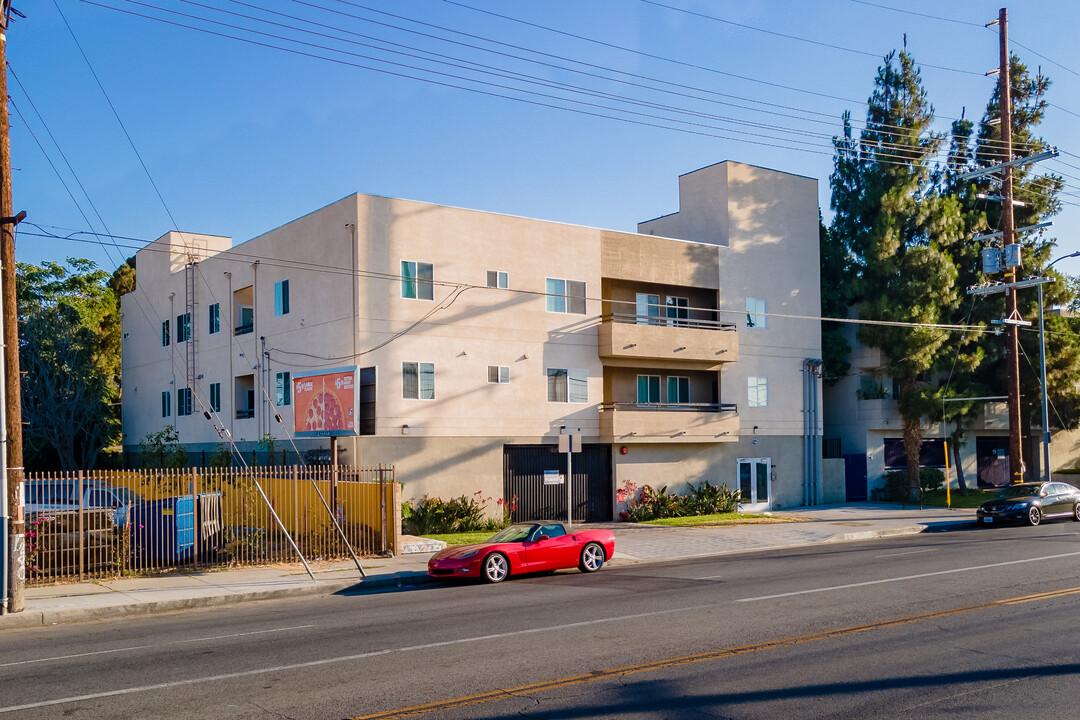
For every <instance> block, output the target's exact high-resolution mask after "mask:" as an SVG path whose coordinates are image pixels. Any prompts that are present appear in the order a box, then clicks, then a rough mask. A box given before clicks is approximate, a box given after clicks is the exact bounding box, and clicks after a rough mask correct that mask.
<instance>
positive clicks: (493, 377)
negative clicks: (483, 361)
mask: <svg viewBox="0 0 1080 720" xmlns="http://www.w3.org/2000/svg"><path fill="white" fill-rule="evenodd" d="M488 382H489V383H499V384H500V385H505V384H506V383H508V382H510V367H509V366H507V365H488Z"/></svg>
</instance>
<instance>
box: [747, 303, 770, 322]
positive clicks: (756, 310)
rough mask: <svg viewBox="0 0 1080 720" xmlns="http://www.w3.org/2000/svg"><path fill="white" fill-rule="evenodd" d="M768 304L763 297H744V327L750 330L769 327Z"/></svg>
mask: <svg viewBox="0 0 1080 720" xmlns="http://www.w3.org/2000/svg"><path fill="white" fill-rule="evenodd" d="M768 307H769V304H768V303H767V302H766V301H765V298H755V297H748V298H746V327H748V328H750V329H752V330H764V329H766V328H767V327H769V316H768V312H769V310H768Z"/></svg>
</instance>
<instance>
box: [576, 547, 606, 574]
mask: <svg viewBox="0 0 1080 720" xmlns="http://www.w3.org/2000/svg"><path fill="white" fill-rule="evenodd" d="M603 566H604V548H602V547H600V543H594V542H591V543H589V544H588V545H586V546H585V547H583V548H581V562H579V563H578V568H579V569H580V570H581V572H587V573H591V572H596V571H597V570H599V569H600V568H602V567H603Z"/></svg>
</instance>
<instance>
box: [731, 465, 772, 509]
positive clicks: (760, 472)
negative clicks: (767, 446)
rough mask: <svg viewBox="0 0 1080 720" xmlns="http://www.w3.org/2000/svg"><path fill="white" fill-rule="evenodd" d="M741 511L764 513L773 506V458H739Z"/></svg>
mask: <svg viewBox="0 0 1080 720" xmlns="http://www.w3.org/2000/svg"><path fill="white" fill-rule="evenodd" d="M738 463H739V483H738V485H737V487H738V488H739V491H740V496H741V497H740V500H739V509H740V510H742V511H744V512H762V511H765V510H768V509H769V508H770V506H771V505H772V473H771V472H769V470H770V468H771V467H772V462H771V458H739V460H738Z"/></svg>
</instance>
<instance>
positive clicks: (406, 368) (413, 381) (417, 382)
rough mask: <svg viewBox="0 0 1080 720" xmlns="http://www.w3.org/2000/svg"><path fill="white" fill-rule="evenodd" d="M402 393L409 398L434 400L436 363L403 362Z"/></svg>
mask: <svg viewBox="0 0 1080 720" xmlns="http://www.w3.org/2000/svg"><path fill="white" fill-rule="evenodd" d="M401 395H402V397H404V398H406V399H409V400H434V399H435V363H424V362H421V363H417V362H405V363H401Z"/></svg>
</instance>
